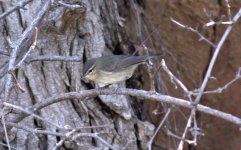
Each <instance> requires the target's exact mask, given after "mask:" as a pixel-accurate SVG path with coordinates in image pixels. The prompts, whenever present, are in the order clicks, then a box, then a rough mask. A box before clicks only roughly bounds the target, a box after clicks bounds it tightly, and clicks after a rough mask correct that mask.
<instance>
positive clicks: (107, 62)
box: [82, 54, 163, 85]
mask: <svg viewBox="0 0 241 150" xmlns="http://www.w3.org/2000/svg"><path fill="white" fill-rule="evenodd" d="M160 55H163V54H157V55H151V56H132V55H107V56H101V57H97V58H92V59H89V60H87V61H86V63H85V64H84V67H83V76H82V78H87V79H89V80H92V81H94V82H95V83H102V84H106V85H109V84H114V83H119V82H122V81H125V80H127V79H129V78H130V77H131V76H132V75H133V74H134V72H135V70H136V68H137V67H138V66H139V65H140V64H142V63H145V62H146V61H147V60H148V58H153V57H156V56H160Z"/></svg>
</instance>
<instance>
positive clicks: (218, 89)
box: [191, 67, 241, 95]
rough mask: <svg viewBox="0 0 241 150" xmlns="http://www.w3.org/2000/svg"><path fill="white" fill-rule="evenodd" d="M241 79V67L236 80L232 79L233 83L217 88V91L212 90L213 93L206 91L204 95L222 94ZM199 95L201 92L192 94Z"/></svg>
mask: <svg viewBox="0 0 241 150" xmlns="http://www.w3.org/2000/svg"><path fill="white" fill-rule="evenodd" d="M240 78H241V67H240V68H239V69H238V71H237V73H236V76H235V78H234V79H232V80H231V81H229V82H228V83H226V84H225V85H224V86H223V87H219V88H217V89H215V90H212V91H204V92H203V95H204V94H212V93H222V92H223V91H224V90H226V89H227V88H228V87H229V86H231V85H232V84H233V83H235V82H236V81H237V80H239V79H240ZM198 94H199V90H196V91H194V92H192V93H191V95H198Z"/></svg>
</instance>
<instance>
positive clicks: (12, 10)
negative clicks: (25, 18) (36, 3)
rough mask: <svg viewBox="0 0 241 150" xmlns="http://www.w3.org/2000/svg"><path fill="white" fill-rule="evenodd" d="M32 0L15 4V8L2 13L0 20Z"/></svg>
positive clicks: (24, 0)
mask: <svg viewBox="0 0 241 150" xmlns="http://www.w3.org/2000/svg"><path fill="white" fill-rule="evenodd" d="M31 1H32V0H27V1H26V0H22V1H20V2H18V4H17V5H16V6H14V7H13V8H11V9H10V10H8V11H6V12H4V13H2V14H0V20H1V19H3V18H4V17H6V16H8V15H10V14H11V13H12V12H14V11H16V10H18V9H20V8H24V6H25V5H27V4H28V3H30V2H31Z"/></svg>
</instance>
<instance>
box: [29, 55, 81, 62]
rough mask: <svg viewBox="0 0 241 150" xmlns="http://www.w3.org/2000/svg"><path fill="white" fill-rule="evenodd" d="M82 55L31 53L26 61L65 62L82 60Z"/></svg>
mask: <svg viewBox="0 0 241 150" xmlns="http://www.w3.org/2000/svg"><path fill="white" fill-rule="evenodd" d="M81 60H83V59H82V57H80V56H59V55H30V56H29V57H28V58H27V59H26V60H25V61H26V62H27V63H30V62H34V61H65V62H69V61H70V62H80V61H81Z"/></svg>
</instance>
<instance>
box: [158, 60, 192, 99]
mask: <svg viewBox="0 0 241 150" xmlns="http://www.w3.org/2000/svg"><path fill="white" fill-rule="evenodd" d="M161 67H162V69H163V70H164V71H165V72H166V73H167V74H168V76H169V77H170V78H171V81H172V83H174V84H175V83H177V84H178V85H179V86H180V87H181V88H182V89H183V91H184V92H185V94H188V89H187V88H186V86H185V85H184V84H183V83H182V82H181V81H180V80H179V79H178V78H177V77H175V76H174V75H173V74H172V72H171V71H170V70H169V69H168V67H167V65H166V63H165V60H164V59H162V61H161ZM173 81H175V82H173ZM175 88H177V86H176V84H175Z"/></svg>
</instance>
